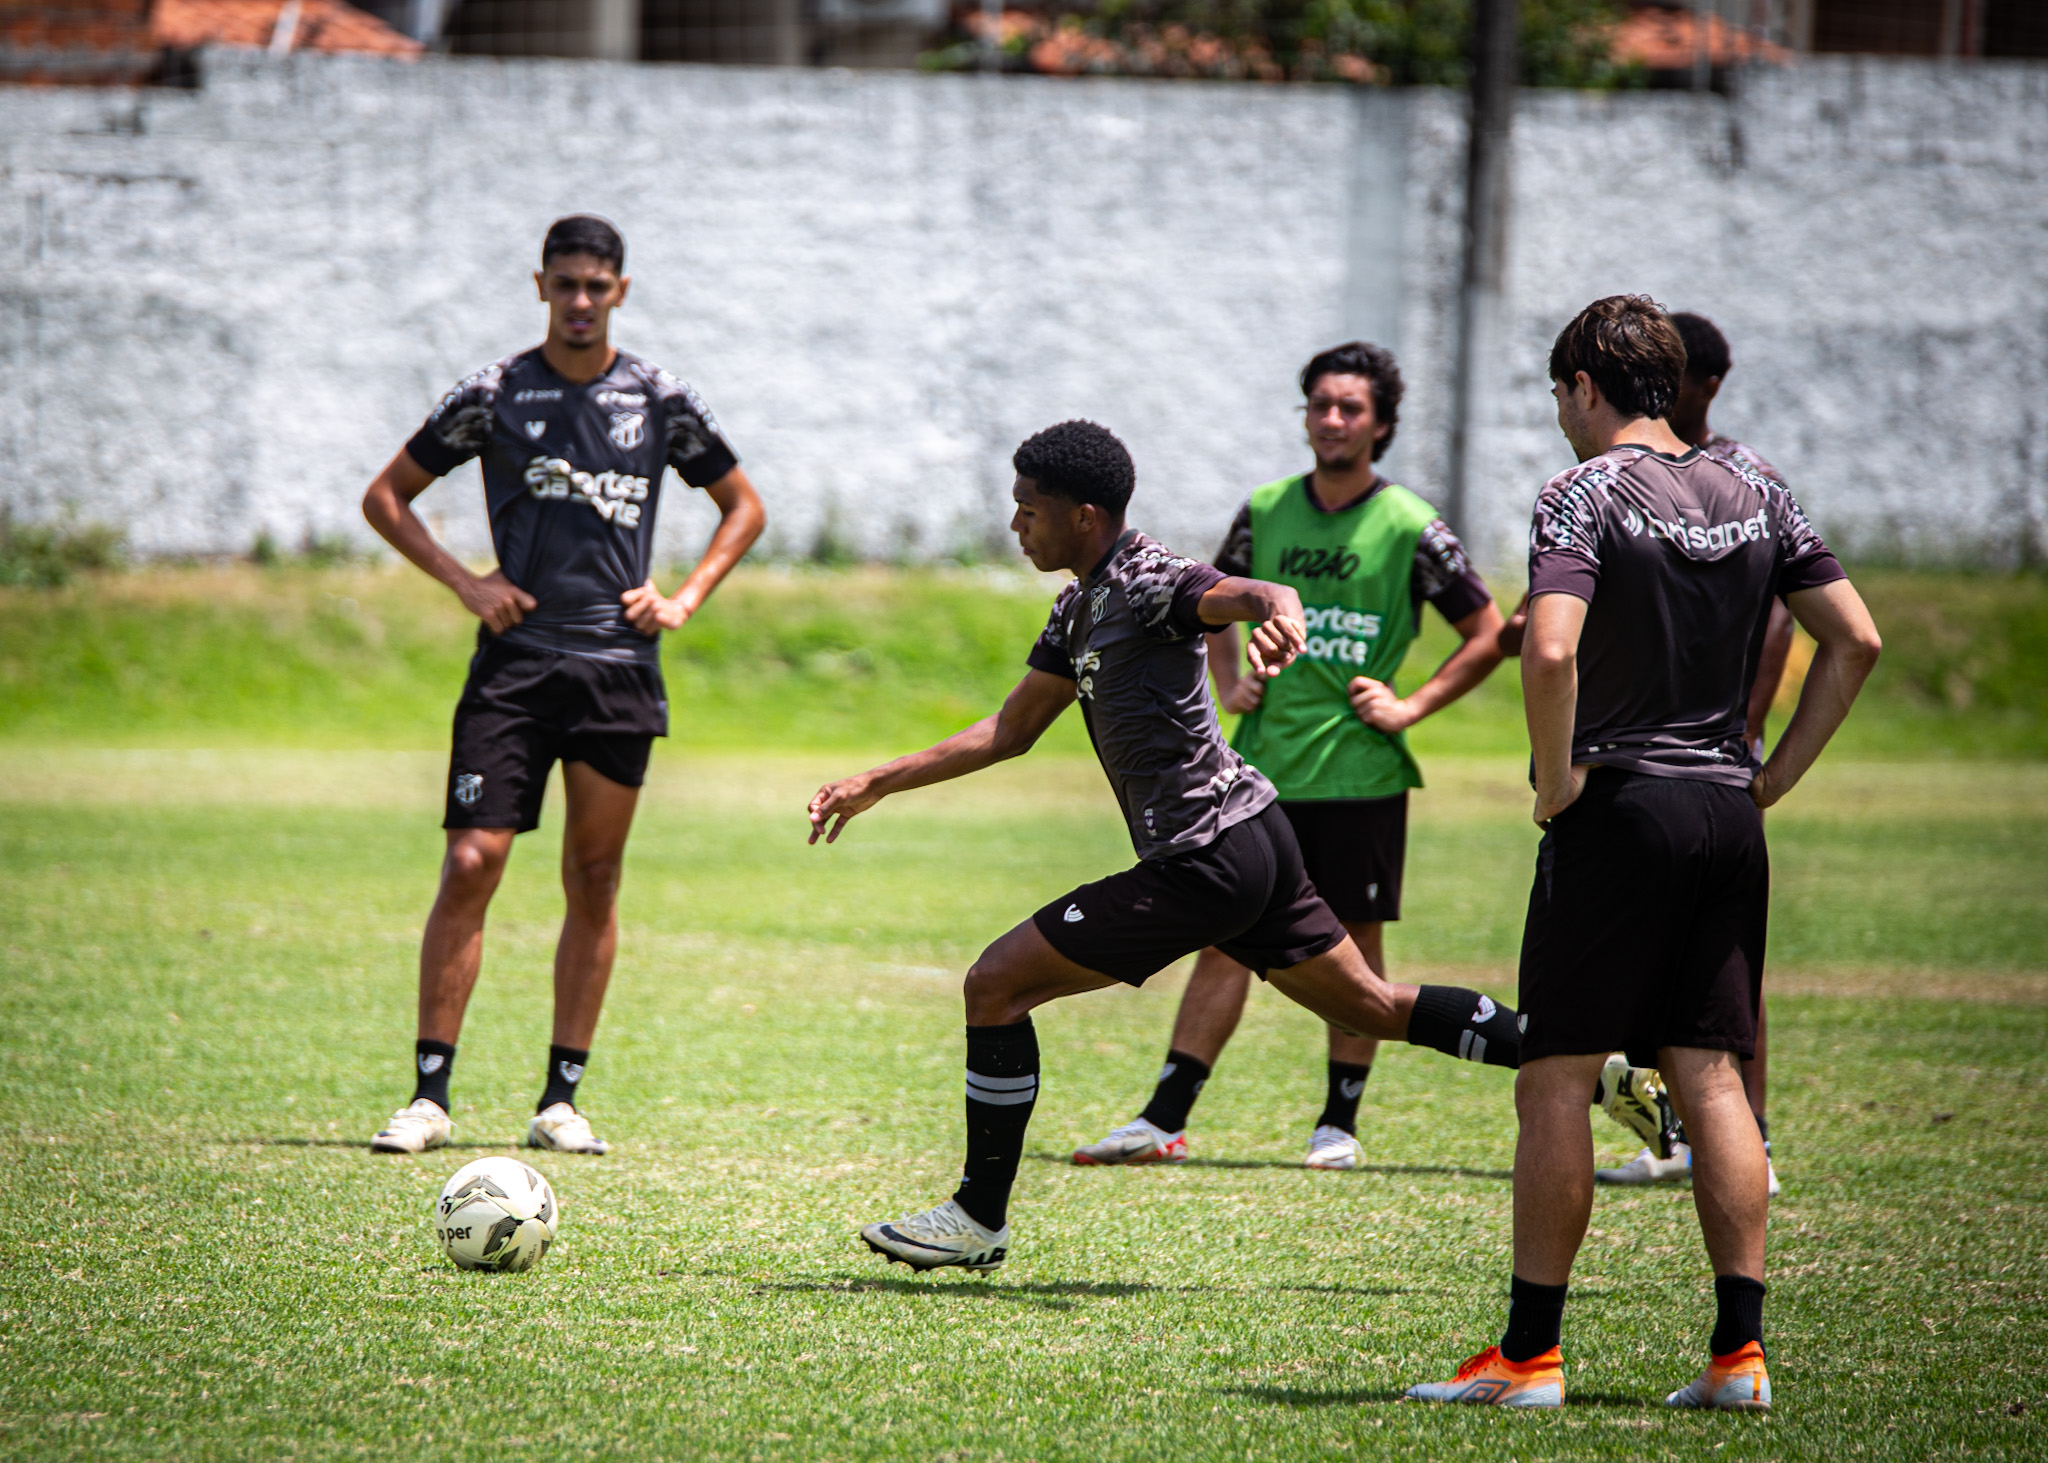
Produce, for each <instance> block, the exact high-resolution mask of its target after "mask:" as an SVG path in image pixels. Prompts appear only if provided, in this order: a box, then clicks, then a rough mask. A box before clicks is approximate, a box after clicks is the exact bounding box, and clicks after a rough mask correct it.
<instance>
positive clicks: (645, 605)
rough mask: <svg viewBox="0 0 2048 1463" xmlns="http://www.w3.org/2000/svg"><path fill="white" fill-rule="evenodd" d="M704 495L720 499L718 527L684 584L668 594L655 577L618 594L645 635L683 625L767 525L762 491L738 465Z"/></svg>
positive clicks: (706, 489)
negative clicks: (657, 587)
mask: <svg viewBox="0 0 2048 1463" xmlns="http://www.w3.org/2000/svg"><path fill="white" fill-rule="evenodd" d="M704 496H705V497H707V498H709V499H710V500H711V501H712V502H713V503H716V504H717V505H718V514H719V518H718V530H717V532H715V533H713V534H712V535H711V542H710V543H709V544H706V545H705V547H704V557H703V558H701V559H699V560H698V561H697V567H696V568H694V569H692V570H691V571H690V573H689V577H688V578H686V579H684V580H683V583H682V587H681V588H679V589H677V590H676V592H675V594H674V595H672V596H667V597H664V596H663V594H662V592H661V591H660V590H659V589H656V588H655V587H654V581H653V580H652V579H650V580H648V581H647V582H646V583H645V584H643V585H640V586H639V587H638V588H636V589H629V590H627V591H626V592H625V593H624V594H622V595H620V596H619V598H620V600H621V601H622V602H624V604H625V606H626V619H627V621H628V622H630V623H631V625H632V626H633V628H634V629H635V630H638V631H639V632H640V633H641V634H642V635H654V634H658V633H659V632H660V631H663V630H680V629H682V628H683V625H684V623H685V622H686V621H687V620H688V619H689V618H690V616H692V615H694V614H696V613H697V611H698V609H699V608H701V607H702V606H703V603H704V601H705V600H707V599H709V598H711V591H712V590H714V589H716V588H718V586H719V583H720V582H721V581H722V580H723V579H724V578H725V576H726V575H728V574H730V573H732V571H733V566H734V565H736V564H738V563H739V561H740V560H741V559H742V558H744V557H746V552H747V550H748V549H750V548H752V547H753V546H754V540H755V539H757V538H759V537H760V536H761V530H762V529H763V528H765V527H767V525H768V514H767V511H766V510H765V509H763V508H762V506H761V495H760V494H759V493H757V492H755V491H754V485H753V483H751V482H749V481H748V480H747V475H746V473H745V472H743V471H742V470H740V469H739V468H737V467H736V468H734V469H733V470H732V471H731V472H729V473H727V474H726V475H725V476H724V477H722V478H720V479H719V480H718V481H717V482H715V483H712V484H711V485H710V486H709V487H707V488H705V489H704Z"/></svg>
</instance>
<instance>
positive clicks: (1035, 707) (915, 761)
mask: <svg viewBox="0 0 2048 1463" xmlns="http://www.w3.org/2000/svg"><path fill="white" fill-rule="evenodd" d="M1075 695H1076V691H1075V686H1074V682H1072V681H1071V680H1068V679H1067V678H1066V677H1064V676H1055V675H1052V674H1050V673H1049V672H1046V671H1041V670H1033V671H1029V672H1027V673H1026V674H1025V676H1024V679H1023V680H1021V681H1019V682H1018V683H1017V685H1016V687H1015V688H1014V689H1013V690H1012V691H1011V692H1010V694H1009V697H1008V698H1007V699H1006V700H1005V701H1004V702H1003V709H1002V710H1001V711H998V712H997V713H996V714H995V715H994V716H985V717H983V718H982V719H981V720H980V721H977V722H976V723H974V725H973V726H970V727H968V728H967V729H966V730H964V731H958V732H955V733H953V735H952V736H950V737H947V738H946V739H945V740H944V741H943V742H940V743H938V744H937V745H936V746H931V747H926V748H925V749H924V750H923V751H922V752H912V753H911V754H910V755H909V756H907V757H898V758H897V759H896V760H895V761H894V762H890V763H888V764H886V765H885V766H881V767H877V768H875V769H874V770H873V771H871V772H863V773H861V774H860V775H859V776H858V777H847V778H842V779H840V780H839V781H838V782H828V783H826V784H825V785H824V786H823V787H821V788H819V789H818V792H817V795H816V796H815V797H813V798H812V799H811V807H810V817H811V838H810V841H811V842H812V843H816V842H817V841H818V835H819V834H821V833H822V834H824V835H825V841H826V842H827V843H832V842H835V841H837V839H838V837H839V833H840V830H841V829H843V828H845V827H846V824H847V820H848V819H850V818H852V817H854V816H855V815H856V814H858V813H865V812H866V811H867V810H868V809H869V808H872V807H873V806H874V805H875V804H876V803H879V802H880V801H881V800H882V799H883V798H885V797H887V796H889V794H891V793H897V792H908V791H909V790H910V789H911V788H914V787H929V786H931V785H932V784H933V783H935V782H949V781H951V780H952V779H953V778H956V777H965V776H966V775H967V774H968V773H970V772H979V771H980V770H981V769H982V768H984V767H992V766H994V765H995V764H996V763H998V762H1006V761H1008V760H1009V759H1010V758H1012V757H1021V756H1022V755H1023V754H1024V753H1026V752H1028V751H1030V750H1031V748H1032V747H1033V746H1034V745H1036V743H1037V741H1038V739H1039V738H1040V737H1042V736H1044V735H1045V729H1046V728H1047V727H1049V726H1051V725H1052V724H1053V723H1054V722H1055V721H1057V720H1058V719H1059V715H1060V713H1061V712H1062V711H1065V710H1066V709H1067V708H1068V707H1069V706H1071V705H1073V704H1074V697H1075ZM834 819H837V820H838V821H837V822H834V821H833V820H834ZM827 823H831V824H832V828H831V831H830V832H826V828H825V825H826V824H827Z"/></svg>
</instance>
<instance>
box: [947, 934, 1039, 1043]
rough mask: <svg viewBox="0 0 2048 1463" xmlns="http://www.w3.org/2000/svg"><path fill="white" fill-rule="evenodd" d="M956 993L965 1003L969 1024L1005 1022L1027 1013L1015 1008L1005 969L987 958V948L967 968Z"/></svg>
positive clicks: (988, 1024) (1015, 1003) (1009, 1022)
mask: <svg viewBox="0 0 2048 1463" xmlns="http://www.w3.org/2000/svg"><path fill="white" fill-rule="evenodd" d="M960 995H961V998H962V999H963V1000H964V1001H965V1002H966V1004H967V1024H968V1025H969V1026H1008V1025H1011V1024H1012V1023H1014V1022H1018V1021H1021V1020H1023V1019H1024V1017H1025V1016H1026V1015H1028V1014H1029V1013H1028V1012H1027V1011H1022V1010H1019V1009H1017V1001H1016V993H1015V991H1014V990H1013V989H1012V983H1011V981H1010V980H1009V978H1008V973H1007V972H1006V971H1004V970H1003V968H1002V967H1001V966H1000V965H998V964H997V963H996V962H995V961H994V960H992V959H991V958H990V954H989V952H988V951H983V952H982V956H981V958H980V959H979V960H977V961H975V962H974V964H972V965H970V966H969V967H968V968H967V978H966V979H965V980H963V981H962V982H961V983H960Z"/></svg>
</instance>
